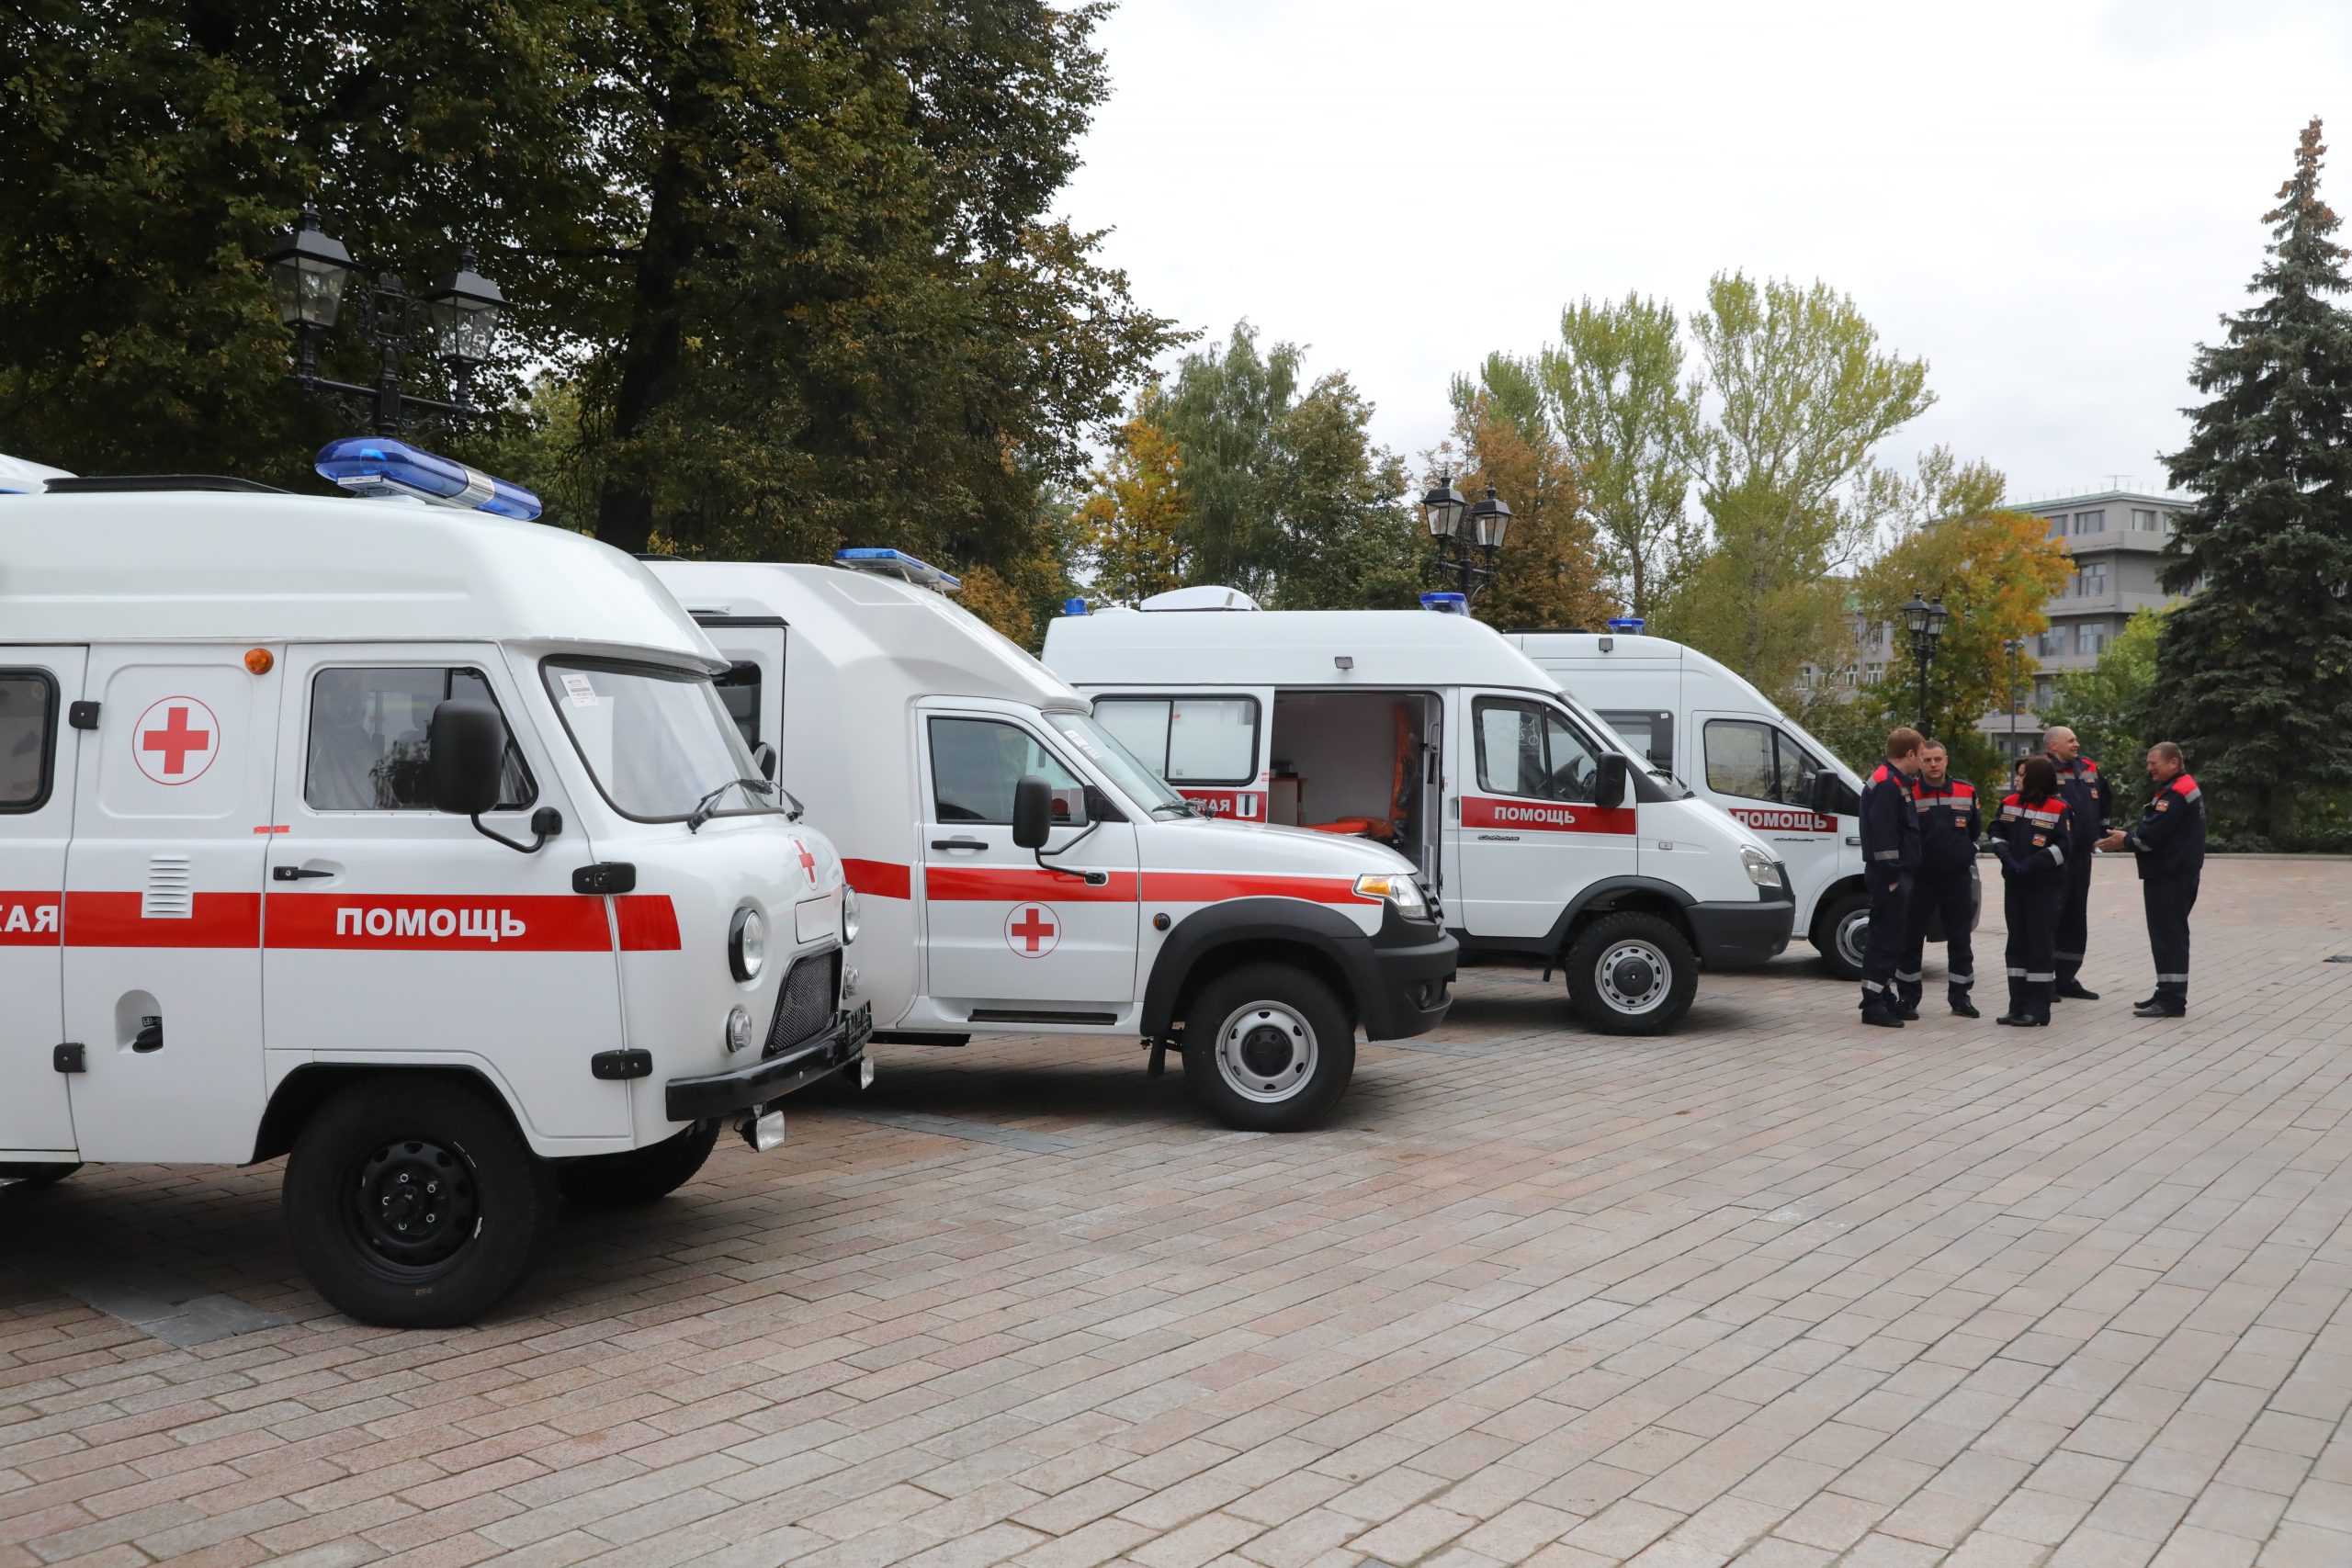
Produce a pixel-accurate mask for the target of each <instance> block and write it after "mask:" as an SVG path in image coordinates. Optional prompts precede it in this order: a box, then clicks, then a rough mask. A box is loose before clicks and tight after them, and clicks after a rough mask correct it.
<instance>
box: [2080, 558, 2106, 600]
mask: <svg viewBox="0 0 2352 1568" xmlns="http://www.w3.org/2000/svg"><path fill="white" fill-rule="evenodd" d="M2075 593H2076V594H2078V595H2079V596H2081V597H2082V598H2085V599H2101V598H2104V597H2106V595H2107V563H2106V562H2105V561H2103V560H2102V561H2091V562H2089V563H2088V564H2086V566H2084V568H2083V570H2080V571H2078V572H2076V573H2075Z"/></svg>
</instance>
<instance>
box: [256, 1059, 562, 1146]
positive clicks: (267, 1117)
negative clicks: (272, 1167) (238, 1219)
mask: <svg viewBox="0 0 2352 1568" xmlns="http://www.w3.org/2000/svg"><path fill="white" fill-rule="evenodd" d="M394 1074H399V1075H401V1076H403V1077H415V1076H424V1077H437V1078H442V1079H445V1080H448V1081H452V1082H457V1083H462V1084H465V1085H468V1086H469V1087H470V1088H474V1089H480V1090H481V1092H482V1095H483V1097H484V1098H485V1099H487V1100H490V1101H491V1102H492V1104H494V1105H496V1106H497V1107H498V1110H499V1113H500V1114H501V1115H503V1116H504V1117H505V1118H506V1119H507V1121H509V1122H515V1108H514V1107H513V1106H512V1105H510V1104H508V1103H507V1101H506V1095H505V1092H504V1091H503V1089H500V1088H499V1086H498V1085H497V1084H496V1083H494V1082H492V1079H491V1077H490V1075H489V1074H487V1073H485V1072H482V1071H481V1069H480V1068H477V1067H469V1066H461V1065H457V1064H452V1063H432V1064H429V1065H428V1064H423V1063H420V1064H418V1065H417V1066H395V1065H390V1064H386V1063H381V1062H306V1063H304V1064H303V1065H302V1066H299V1067H297V1068H295V1069H294V1070H293V1071H292V1072H290V1073H288V1074H287V1075H286V1077H283V1078H281V1079H280V1080H278V1085H277V1089H274V1090H272V1091H271V1092H270V1097H269V1106H268V1108H267V1109H266V1110H265V1111H263V1112H262V1116H261V1126H260V1127H259V1128H258V1129H257V1130H256V1131H255V1133H254V1157H253V1158H252V1160H250V1161H249V1162H247V1163H249V1164H253V1165H259V1164H261V1163H262V1162H263V1161H264V1160H272V1159H276V1158H277V1157H278V1156H280V1155H286V1154H291V1153H292V1152H293V1150H294V1140H295V1139H297V1138H299V1137H300V1136H301V1135H302V1127H303V1124H304V1123H305V1122H309V1121H310V1119H311V1117H312V1116H314V1115H316V1114H317V1113H318V1110H319V1107H321V1106H322V1105H324V1104H325V1103H326V1102H327V1101H328V1100H332V1099H334V1097H335V1096H336V1095H337V1094H339V1093H340V1092H342V1091H343V1090H344V1089H347V1088H349V1087H350V1086H351V1085H353V1084H355V1083H359V1082H363V1081H365V1080H366V1079H368V1078H375V1077H390V1076H392V1075H394ZM515 1133H516V1134H517V1135H519V1136H521V1137H522V1139H523V1141H524V1143H525V1145H526V1146H527V1145H529V1143H530V1134H528V1133H527V1132H526V1130H525V1129H524V1127H523V1125H522V1123H521V1122H515Z"/></svg>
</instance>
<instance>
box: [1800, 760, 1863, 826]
mask: <svg viewBox="0 0 2352 1568" xmlns="http://www.w3.org/2000/svg"><path fill="white" fill-rule="evenodd" d="M1812 797H1813V798H1812V801H1811V805H1812V807H1813V809H1814V814H1815V816H1818V817H1838V816H1846V817H1851V816H1852V815H1854V813H1856V812H1858V811H1860V809H1861V808H1862V803H1861V802H1860V800H1858V799H1856V798H1855V797H1854V791H1853V786H1852V785H1850V784H1848V783H1847V782H1846V781H1845V780H1844V779H1841V778H1839V777H1838V773H1837V771H1836V770H1835V769H1833V768H1823V769H1821V770H1820V771H1819V772H1817V773H1815V774H1814V775H1813V790H1812Z"/></svg>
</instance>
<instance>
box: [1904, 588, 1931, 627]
mask: <svg viewBox="0 0 2352 1568" xmlns="http://www.w3.org/2000/svg"><path fill="white" fill-rule="evenodd" d="M1903 629H1904V630H1905V631H1906V632H1909V633H1910V634H1911V635H1912V636H1913V637H1919V636H1922V635H1923V634H1925V633H1926V631H1927V629H1928V602H1927V601H1926V600H1925V599H1922V598H1920V597H1919V596H1918V595H1917V593H1914V594H1912V595H1911V597H1910V599H1909V601H1908V602H1906V603H1905V604H1904V606H1903Z"/></svg>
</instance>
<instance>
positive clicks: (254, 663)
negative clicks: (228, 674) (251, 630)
mask: <svg viewBox="0 0 2352 1568" xmlns="http://www.w3.org/2000/svg"><path fill="white" fill-rule="evenodd" d="M276 666H277V660H276V659H275V658H273V657H272V656H271V654H270V651H269V649H266V648H249V649H245V668H246V669H247V670H248V671H252V672H253V673H254V674H255V675H266V674H268V673H269V672H270V671H271V670H272V669H274V668H275V667H276Z"/></svg>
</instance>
